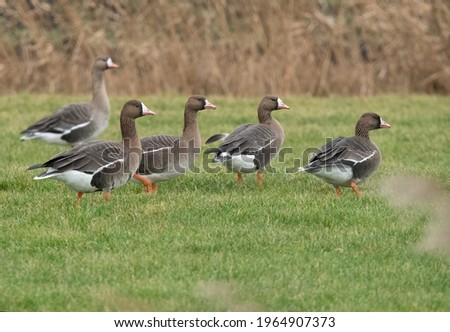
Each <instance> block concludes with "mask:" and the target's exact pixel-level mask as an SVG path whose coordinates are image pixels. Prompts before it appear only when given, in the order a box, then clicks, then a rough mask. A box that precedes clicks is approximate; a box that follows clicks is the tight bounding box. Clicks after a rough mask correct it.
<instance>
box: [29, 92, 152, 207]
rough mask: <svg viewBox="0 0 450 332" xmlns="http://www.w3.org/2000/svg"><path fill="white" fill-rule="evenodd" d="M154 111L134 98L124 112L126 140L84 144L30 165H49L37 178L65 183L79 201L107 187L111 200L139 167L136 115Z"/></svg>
mask: <svg viewBox="0 0 450 332" xmlns="http://www.w3.org/2000/svg"><path fill="white" fill-rule="evenodd" d="M154 114H155V113H154V112H152V111H151V110H150V109H148V108H147V107H146V106H145V105H144V104H143V103H142V102H140V101H137V100H130V101H128V102H127V103H126V104H125V105H124V106H123V109H122V112H121V113H120V129H121V132H122V144H119V143H117V142H108V141H97V142H88V143H85V144H80V145H77V146H76V147H74V148H72V149H71V150H69V151H65V152H62V153H59V154H57V155H56V156H54V157H53V158H52V159H50V160H49V161H46V162H44V163H42V164H37V165H34V166H31V167H29V168H28V169H29V170H32V169H36V168H44V167H47V168H48V169H47V170H46V171H45V172H44V173H42V174H40V175H38V176H36V177H35V178H34V179H35V180H41V179H55V180H59V181H61V182H63V183H65V184H66V185H67V186H68V187H69V188H71V189H72V190H74V191H76V192H77V202H79V201H80V199H81V197H82V196H83V193H87V192H94V191H103V193H104V197H105V199H107V200H108V199H109V198H110V196H111V194H110V191H111V190H112V189H115V188H117V187H120V186H122V185H124V184H125V183H127V182H128V180H130V178H131V177H132V175H133V174H134V173H135V172H136V170H137V169H138V167H139V162H140V159H141V153H142V147H141V141H140V140H139V138H138V135H137V132H136V124H135V119H136V118H139V117H141V116H144V115H154Z"/></svg>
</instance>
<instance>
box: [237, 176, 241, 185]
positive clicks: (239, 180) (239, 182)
mask: <svg viewBox="0 0 450 332" xmlns="http://www.w3.org/2000/svg"><path fill="white" fill-rule="evenodd" d="M237 178H238V185H239V187H242V173H237Z"/></svg>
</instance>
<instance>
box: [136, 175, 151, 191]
mask: <svg viewBox="0 0 450 332" xmlns="http://www.w3.org/2000/svg"><path fill="white" fill-rule="evenodd" d="M133 177H134V178H135V179H136V180H138V181H139V182H141V183H142V184H143V185H144V188H145V192H146V193H153V192H156V189H155V187H156V185H154V184H153V183H152V181H150V180H149V179H146V178H144V177H143V176H141V175H139V174H137V173H134V175H133ZM153 186H155V187H153Z"/></svg>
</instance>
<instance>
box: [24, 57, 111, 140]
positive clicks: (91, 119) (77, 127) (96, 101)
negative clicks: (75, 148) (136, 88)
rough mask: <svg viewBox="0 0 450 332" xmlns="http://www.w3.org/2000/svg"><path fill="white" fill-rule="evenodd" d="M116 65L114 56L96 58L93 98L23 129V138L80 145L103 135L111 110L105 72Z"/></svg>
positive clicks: (93, 70) (60, 110)
mask: <svg viewBox="0 0 450 332" xmlns="http://www.w3.org/2000/svg"><path fill="white" fill-rule="evenodd" d="M117 67H118V65H117V64H115V63H114V62H113V61H112V60H111V58H97V59H96V60H95V62H94V67H93V68H92V100H91V101H90V102H82V103H74V104H69V105H66V106H64V107H62V108H60V109H59V110H58V111H56V112H55V113H53V114H52V115H49V116H47V117H45V118H43V119H41V120H39V121H37V122H36V123H34V124H32V125H31V126H29V127H28V128H27V129H25V130H24V131H22V132H21V134H24V135H23V136H22V137H21V140H31V139H40V140H43V141H45V142H47V143H53V144H71V145H77V144H80V143H83V142H84V141H88V140H91V139H94V138H96V137H97V136H98V135H100V133H102V132H103V131H104V130H105V129H106V127H107V126H108V121H109V113H110V106H109V99H108V94H107V92H106V86H105V80H104V77H103V76H104V75H103V73H104V71H105V70H107V69H111V68H117Z"/></svg>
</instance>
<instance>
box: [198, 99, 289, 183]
mask: <svg viewBox="0 0 450 332" xmlns="http://www.w3.org/2000/svg"><path fill="white" fill-rule="evenodd" d="M279 109H289V106H287V105H286V104H284V103H283V101H282V100H281V99H280V98H278V97H274V96H265V97H264V98H263V99H262V100H261V103H260V104H259V106H258V120H259V124H243V125H241V126H239V127H238V128H236V129H235V130H234V131H233V132H232V133H231V134H217V135H214V136H211V137H210V138H209V139H208V140H207V141H206V142H205V144H211V143H214V142H215V141H218V140H220V139H223V138H224V139H225V140H224V141H223V142H222V144H220V146H219V147H217V148H211V149H208V150H206V151H205V153H206V154H209V153H215V156H214V159H213V161H214V162H216V163H224V164H225V166H226V167H227V168H228V169H229V170H231V171H232V172H234V173H237V179H238V184H239V185H242V173H253V172H258V185H259V186H262V172H263V170H264V167H265V166H266V165H267V164H268V163H269V162H270V161H271V160H272V159H273V158H274V157H275V156H276V155H277V154H278V152H279V150H280V148H281V146H282V145H283V142H284V130H283V127H281V125H280V123H279V122H278V121H277V120H275V119H273V118H272V112H273V111H275V110H279Z"/></svg>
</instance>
